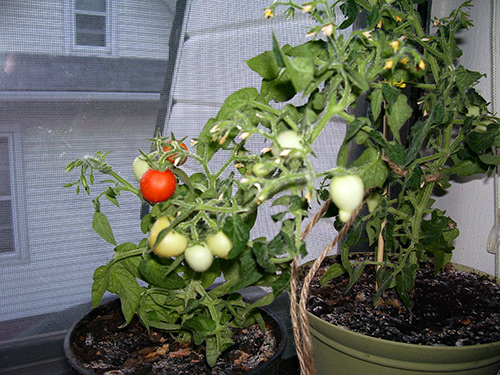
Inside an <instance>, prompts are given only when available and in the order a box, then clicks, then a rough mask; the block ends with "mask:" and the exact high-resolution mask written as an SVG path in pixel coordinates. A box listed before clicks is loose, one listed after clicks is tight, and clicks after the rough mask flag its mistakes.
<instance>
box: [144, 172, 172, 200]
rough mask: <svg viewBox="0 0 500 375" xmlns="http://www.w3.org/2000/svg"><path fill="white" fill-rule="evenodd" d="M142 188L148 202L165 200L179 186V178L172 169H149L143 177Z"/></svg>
mask: <svg viewBox="0 0 500 375" xmlns="http://www.w3.org/2000/svg"><path fill="white" fill-rule="evenodd" d="M139 186H140V189H141V193H142V196H143V197H144V199H146V200H147V201H148V202H151V203H159V202H164V201H166V200H167V199H168V198H170V197H171V196H172V194H174V192H175V188H176V187H177V180H176V178H175V175H174V174H173V172H172V171H171V170H168V169H167V170H166V171H164V172H162V171H157V170H154V169H148V170H147V171H146V172H144V174H143V175H142V177H141V181H140V184H139Z"/></svg>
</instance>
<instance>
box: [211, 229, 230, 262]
mask: <svg viewBox="0 0 500 375" xmlns="http://www.w3.org/2000/svg"><path fill="white" fill-rule="evenodd" d="M205 242H206V243H207V246H208V248H209V250H210V251H211V252H212V254H213V255H215V256H217V257H219V258H224V259H225V258H226V257H227V255H228V254H229V252H230V251H231V249H232V248H233V243H232V242H231V240H230V239H229V237H228V236H226V234H225V233H224V232H223V231H218V232H217V233H215V234H213V233H210V234H208V235H207V238H206V239H205Z"/></svg>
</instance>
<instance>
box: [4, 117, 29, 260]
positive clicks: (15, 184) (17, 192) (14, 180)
mask: <svg viewBox="0 0 500 375" xmlns="http://www.w3.org/2000/svg"><path fill="white" fill-rule="evenodd" d="M2 128H3V129H2V130H0V138H7V140H8V153H9V163H8V168H9V175H10V201H11V210H12V219H11V220H12V235H13V243H14V249H13V250H14V251H8V252H0V266H3V265H5V266H12V264H13V262H14V263H16V262H21V263H24V262H25V261H26V260H28V258H29V242H28V234H27V232H28V226H27V218H26V207H25V201H26V200H25V199H24V197H25V188H24V178H23V176H24V173H23V160H22V155H23V151H22V140H21V134H20V132H19V131H18V130H17V129H13V128H10V129H9V127H6V126H4V125H2Z"/></svg>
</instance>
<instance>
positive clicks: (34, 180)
mask: <svg viewBox="0 0 500 375" xmlns="http://www.w3.org/2000/svg"><path fill="white" fill-rule="evenodd" d="M6 109H9V108H6V107H5V106H4V107H3V110H6ZM10 109H11V110H10V111H5V112H4V113H9V115H8V116H2V117H1V118H0V128H2V127H3V126H4V125H6V124H8V125H14V126H15V127H17V129H18V130H19V131H20V132H21V136H22V140H23V141H22V143H23V144H22V147H23V151H24V152H23V159H24V160H23V162H24V168H23V172H24V176H25V181H24V191H25V194H24V197H23V198H24V200H25V204H26V215H27V217H26V224H27V237H28V245H27V246H28V249H27V250H28V253H29V257H28V259H26V260H25V261H18V262H12V261H10V260H9V261H4V260H2V258H1V256H0V271H1V272H0V285H1V291H2V295H1V298H0V320H10V319H15V318H20V317H25V316H30V315H34V314H43V313H49V312H53V311H60V310H62V309H64V308H67V307H71V306H73V305H75V304H78V303H83V302H87V301H89V300H90V290H91V284H92V273H93V270H94V269H95V268H96V267H98V266H100V265H102V264H104V263H105V262H107V261H108V260H109V258H110V257H111V255H112V253H113V250H112V248H113V246H112V245H110V244H108V243H106V242H104V241H103V240H102V239H101V238H100V237H98V236H97V235H96V234H95V233H94V232H93V230H92V212H93V207H92V203H91V201H90V198H89V197H87V196H86V195H85V194H81V195H80V196H76V195H75V192H74V190H73V189H63V188H62V186H63V185H64V184H65V183H67V182H71V181H74V180H75V178H76V174H69V175H68V174H66V173H65V172H64V166H65V165H66V164H67V163H68V162H69V161H71V160H73V159H75V158H77V157H81V156H83V155H86V154H90V155H91V154H93V153H94V152H95V151H97V150H111V151H112V153H111V154H110V155H109V157H108V159H109V163H110V164H112V165H114V166H115V167H116V170H117V171H118V172H120V174H122V175H123V176H124V177H125V178H127V179H128V180H129V181H135V180H134V178H133V175H132V171H131V165H132V161H133V160H134V158H135V156H137V154H138V151H137V150H138V149H139V148H141V149H144V150H147V149H148V147H149V143H148V142H147V141H146V140H145V138H148V137H150V136H151V135H152V132H153V130H152V129H153V126H154V123H155V121H156V103H154V104H150V105H144V104H143V105H134V104H132V103H123V104H106V103H100V104H95V103H93V104H65V105H63V106H61V104H48V103H45V104H43V105H41V104H36V103H35V104H26V105H23V106H22V107H19V106H17V107H16V108H10ZM122 198H123V199H121V203H122V207H121V208H120V209H115V207H114V206H113V205H111V204H108V203H105V202H104V201H103V203H105V204H103V207H102V210H103V212H105V213H106V214H107V215H108V217H109V219H110V221H111V223H112V225H113V229H114V230H115V236H116V238H117V241H118V242H120V243H121V242H125V241H133V242H138V241H139V240H140V239H141V238H142V236H143V235H142V232H141V231H140V228H139V226H138V223H139V210H140V201H139V200H138V198H136V197H134V196H132V195H127V194H125V193H124V194H123V195H122ZM25 230H26V228H25Z"/></svg>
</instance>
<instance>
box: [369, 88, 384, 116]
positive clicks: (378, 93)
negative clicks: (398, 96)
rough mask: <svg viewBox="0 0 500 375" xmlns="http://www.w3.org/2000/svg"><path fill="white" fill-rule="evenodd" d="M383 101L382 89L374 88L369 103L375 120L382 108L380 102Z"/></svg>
mask: <svg viewBox="0 0 500 375" xmlns="http://www.w3.org/2000/svg"><path fill="white" fill-rule="evenodd" d="M383 102H384V94H383V92H382V89H375V90H373V91H372V93H371V94H370V104H371V110H372V115H373V119H374V120H376V119H378V117H379V116H380V112H381V110H382V103H383Z"/></svg>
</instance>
